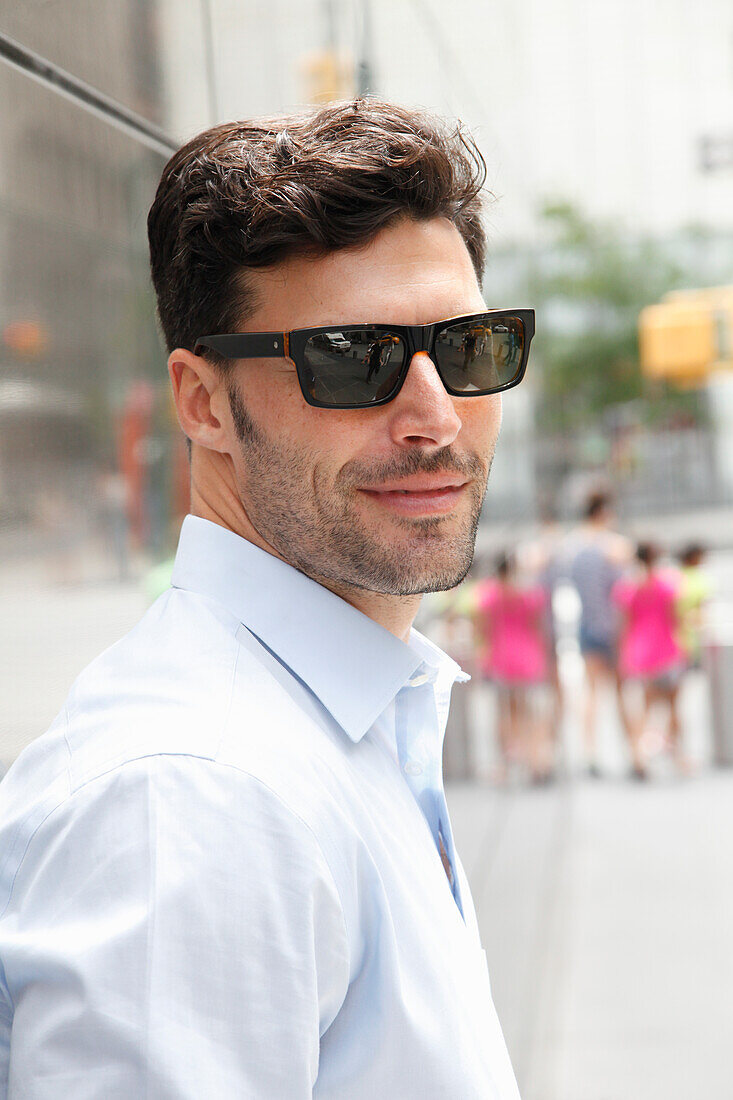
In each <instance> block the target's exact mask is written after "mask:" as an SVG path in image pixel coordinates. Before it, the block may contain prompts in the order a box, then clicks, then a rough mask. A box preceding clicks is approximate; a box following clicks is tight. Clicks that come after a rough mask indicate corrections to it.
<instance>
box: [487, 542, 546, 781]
mask: <svg viewBox="0 0 733 1100" xmlns="http://www.w3.org/2000/svg"><path fill="white" fill-rule="evenodd" d="M545 606H546V595H545V592H544V590H543V588H542V586H541V585H539V584H532V585H529V586H522V585H520V584H519V582H518V579H517V571H516V563H515V560H514V559H513V558H512V557H511V556H510V555H508V554H502V556H501V557H500V558H499V560H498V562H497V565H496V575H495V577H492V578H490V579H488V580H485V581H483V582H481V583H480V584H479V585H478V587H477V590H476V608H477V625H478V630H479V637H480V641H481V644H482V656H481V671H482V674H483V675H484V676H485V677H486V678H487V679H489V680H491V681H492V683H493V684H494V686H495V688H496V691H497V735H498V744H499V753H500V761H499V766H498V768H497V773H496V775H497V779H498V780H499V781H503V780H504V779H506V777H507V774H508V769H509V767H510V765H511V764H512V763H513V762H522V763H526V764H527V766H528V768H529V771H530V775H531V777H532V779H533V781H535V782H542V781H544V780H546V779H548V778H549V776H550V774H551V771H552V749H551V744H550V737H549V722H548V713H547V691H546V683H547V675H548V664H549V662H548V659H547V644H546V639H545V636H544V632H543V616H544V611H545Z"/></svg>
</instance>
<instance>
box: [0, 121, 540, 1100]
mask: <svg viewBox="0 0 733 1100" xmlns="http://www.w3.org/2000/svg"><path fill="white" fill-rule="evenodd" d="M481 182H482V174H481V161H480V158H479V155H478V153H477V152H476V150H475V148H474V147H473V146H472V145H471V144H470V142H469V140H468V139H467V138H465V137H463V136H462V135H461V134H460V133H452V132H450V131H449V130H448V129H447V128H445V127H444V126H443V125H442V124H441V123H440V122H439V121H438V120H436V119H432V118H430V117H427V116H421V115H418V114H416V113H413V112H411V111H408V110H404V109H400V108H397V107H393V106H390V105H388V104H385V103H380V102H378V101H372V100H366V101H357V102H355V103H353V104H349V105H346V106H336V107H329V108H326V109H323V110H321V111H320V112H319V113H316V114H311V115H308V116H303V117H298V118H289V119H281V120H276V121H266V122H259V123H239V124H232V125H225V126H219V127H216V128H215V129H213V130H210V131H209V132H207V133H205V134H201V135H200V136H198V137H197V138H195V139H194V140H193V141H191V142H189V143H188V145H186V146H185V147H184V148H183V149H181V150H180V151H179V152H178V153H177V154H176V155H175V156H174V157H173V158H172V160H171V161H170V162H169V164H168V165H167V167H166V169H165V170H164V172H163V177H162V180H161V183H160V187H159V189H158V193H157V196H156V198H155V202H154V204H153V207H152V209H151V212H150V218H149V235H150V246H151V262H152V273H153V281H154V284H155V289H156V293H157V296H158V304H159V313H160V320H161V324H162V328H163V331H164V333H165V337H166V340H167V343H168V346H169V349H170V357H169V361H168V366H169V373H170V378H171V383H172V387H173V396H174V399H175V403H176V408H177V411H178V417H179V421H180V424H181V427H182V429H183V431H184V432H185V434H186V436H187V437H188V439H189V440H190V445H191V490H192V492H191V512H192V515H190V516H188V517H187V518H186V520H185V522H184V525H183V530H182V534H181V540H180V545H179V550H178V555H177V559H176V563H175V569H174V574H173V582H172V588H171V590H170V591H169V592H167V593H166V594H165V595H163V596H162V597H161V598H160V599H159V600H158V601H157V602H156V604H154V606H153V607H152V609H151V610H150V611H149V612H148V614H147V615H146V616H145V618H144V619H143V620H142V622H141V623H140V624H139V625H138V627H137V628H136V629H135V630H133V631H132V632H131V634H129V635H128V636H127V637H126V638H124V639H123V640H122V641H121V642H119V643H118V644H117V645H116V646H113V647H112V649H110V650H108V651H107V652H106V653H105V654H103V655H102V656H101V657H100V658H98V659H97V660H96V661H95V662H93V663H92V665H91V666H90V667H89V668H88V669H87V670H86V671H85V672H84V673H82V675H81V677H80V678H79V680H78V681H77V683H76V684H75V685H74V688H73V689H72V692H71V694H70V696H69V699H68V701H67V704H66V706H65V708H64V710H63V712H62V714H61V715H60V716H59V717H58V719H57V720H56V722H55V723H54V725H53V726H52V728H51V730H50V731H49V732H48V733H47V734H46V736H45V737H43V738H41V739H40V740H39V741H38V742H36V743H35V744H34V745H33V746H31V747H30V748H29V749H28V750H26V752H25V753H24V754H23V756H22V757H21V759H20V760H19V761H18V762H17V763H16V765H15V767H14V769H13V770H12V772H11V774H10V775H9V777H8V778H7V779H6V780H5V781H4V783H3V788H2V812H1V815H0V820H1V821H2V831H1V832H0V852H2V860H3V864H2V867H3V869H2V874H1V877H0V888H1V890H2V907H4V915H3V917H2V920H1V921H0V959H1V960H2V963H3V967H4V970H3V972H2V981H1V982H0V1024H1V1025H2V1026H1V1027H0V1050H1V1051H2V1055H1V1057H0V1065H1V1066H2V1067H3V1074H4V1077H5V1079H6V1082H7V1083H6V1085H5V1094H8V1095H10V1096H12V1097H21V1096H22V1097H24V1098H29V1100H30V1098H32V1100H40V1098H43V1100H46V1098H49V1100H50V1098H51V1097H53V1098H54V1100H57V1098H58V1097H61V1096H65V1097H69V1098H70V1100H71V1098H73V1100H77V1098H80V1097H87V1096H88V1097H100V1098H102V1097H104V1098H105V1100H113V1098H114V1100H117V1098H120V1100H122V1098H124V1100H130V1098H133V1097H143V1096H145V1097H149V1098H151V1100H152V1098H155V1100H159V1098H160V1100H162V1098H166V1100H167V1098H171V1100H173V1098H175V1100H193V1098H196V1100H202V1098H209V1097H212V1098H216V1100H218V1098H220V1097H221V1098H225V1097H226V1098H229V1097H232V1098H233V1097H252V1098H258V1100H262V1098H270V1097H272V1098H273V1100H281V1098H300V1097H310V1096H316V1097H320V1098H329V1100H330V1098H333V1100H336V1098H338V1100H346V1098H348V1100H360V1098H366V1097H369V1098H370V1100H373V1098H375V1097H379V1098H382V1097H385V1098H386V1097H390V1098H394V1100H398V1098H399V1100H409V1098H411V1097H415V1098H417V1097H420V1098H421V1100H425V1098H426V1097H435V1098H436V1100H437V1098H441V1100H446V1098H448V1097H454V1098H455V1100H469V1098H476V1100H479V1098H481V1100H488V1098H501V1100H506V1098H510V1097H516V1096H517V1092H516V1085H515V1083H514V1078H513V1075H512V1071H511V1067H510V1065H509V1061H508V1057H507V1053H506V1050H505V1047H504V1043H503V1040H502V1037H501V1033H500V1029H499V1025H498V1023H497V1019H496V1014H495V1012H494V1008H493V1005H492V1003H491V996H490V991H489V981H488V976H487V973H486V963H485V958H484V955H483V952H482V950H481V945H480V941H479V936H478V930H477V926H476V918H475V914H474V909H473V906H472V903H471V898H470V894H469V888H468V883H467V881H466V877H465V874H464V872H463V869H462V868H461V865H460V862H459V860H458V858H457V856H456V854H455V851H454V846H453V837H452V834H451V828H450V822H449V819H448V813H447V809H446V804H445V798H444V794H443V788H442V780H441V739H442V732H443V729H444V726H445V720H446V714H447V709H448V700H449V695H450V690H451V686H452V684H453V682H454V681H455V680H456V679H457V678H460V670H459V669H458V666H457V665H455V664H454V663H453V662H452V661H451V660H450V659H448V658H446V657H445V656H444V655H443V654H441V653H440V652H439V651H438V650H436V649H435V648H434V647H433V646H431V645H430V644H429V643H428V642H427V641H426V640H425V639H424V638H422V637H420V636H419V635H418V634H416V633H415V632H413V631H411V623H412V620H413V617H414V615H415V613H416V610H417V606H418V602H419V599H420V594H421V593H422V592H426V591H430V590H437V589H444V588H449V587H451V586H453V585H456V584H457V583H458V582H459V581H460V580H461V578H462V577H463V576H464V574H465V573H466V571H467V569H468V567H469V564H470V562H471V557H472V553H473V544H474V536H475V531H476V526H477V523H478V518H479V511H480V507H481V501H482V499H483V495H484V491H485V487H486V480H487V476H488V472H489V466H490V463H491V458H492V454H493V450H494V445H495V442H496V437H497V433H498V430H499V421H500V415H501V412H500V408H501V406H500V400H501V398H500V397H499V396H498V390H499V389H501V388H504V387H506V386H510V385H513V384H515V382H517V381H519V379H520V378H521V375H522V373H523V371H524V366H525V365H526V358H527V352H528V348H529V341H530V339H531V335H532V316H531V312H530V311H521V310H520V311H505V312H504V313H502V314H500V315H499V316H498V318H497V315H496V314H487V313H486V307H485V305H484V302H483V300H482V298H481V293H480V290H479V283H478V279H477V276H478V274H480V272H481V270H482V267H483V259H484V244H485V242H484V235H483V231H482V229H481V224H480V219H479V203H480V199H479V190H480V186H481ZM476 315H479V316H478V319H477V316H476ZM464 318H468V320H466V321H464V320H463V319H464ZM446 319H448V320H447V323H445V324H444V323H443V322H446ZM464 324H470V325H471V326H473V327H475V326H476V325H477V324H478V325H479V326H481V325H483V327H484V329H485V331H486V332H487V333H488V334H491V332H493V329H494V327H496V328H497V329H498V330H499V332H500V333H503V332H505V331H506V330H507V326H510V327H512V329H513V331H515V332H519V331H520V330H521V333H522V338H523V341H524V348H523V355H522V362H521V364H520V368H516V367H515V368H513V369H512V371H511V372H504V374H503V375H502V374H501V370H502V368H501V367H500V366H498V365H497V362H495V360H494V358H493V357H491V356H487V357H486V358H485V360H484V362H483V377H484V378H485V379H486V380H487V383H488V384H487V386H486V390H485V391H484V390H483V389H482V388H481V387H480V386H477V385H476V382H475V379H476V377H477V371H478V364H477V362H474V363H473V365H472V372H471V381H468V380H466V379H465V378H464V377H463V376H462V372H461V368H460V363H457V362H456V361H455V357H454V356H452V354H451V349H452V348H453V347H454V345H456V344H457V343H459V342H460V341H459V338H460V334H461V331H462V326H463V325H464ZM243 334H244V335H243ZM456 334H457V335H456ZM382 336H389V337H390V338H391V339H390V340H389V342H388V343H389V346H390V348H391V353H390V355H389V356H388V357H387V356H385V362H384V363H382V364H381V365H380V368H379V370H378V371H376V372H374V371H373V372H371V374H370V372H369V371H368V367H367V366H366V365H365V359H366V363H367V364H368V361H369V360H368V355H367V354H366V353H367V351H368V348H369V346H370V345H371V344H373V342H374V341H375V340H379V339H380V338H381V337H382ZM498 339H499V342H501V339H502V337H501V336H499V337H498ZM495 342H496V341H495ZM491 343H492V342H491V340H487V341H486V346H487V347H490V346H491ZM385 346H387V341H385ZM497 369H498V370H499V372H500V383H501V384H500V385H497V375H496V371H497ZM449 389H450V391H451V392H450V393H449ZM0 1079H1V1077H0Z"/></svg>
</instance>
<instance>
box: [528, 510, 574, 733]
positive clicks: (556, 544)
mask: <svg viewBox="0 0 733 1100" xmlns="http://www.w3.org/2000/svg"><path fill="white" fill-rule="evenodd" d="M517 561H518V562H519V563H520V564H521V567H522V570H523V571H524V570H526V571H527V572H528V573H529V574H531V575H532V576H536V578H537V583H538V584H539V585H541V587H542V588H543V590H544V592H545V608H544V615H543V620H542V622H543V630H544V635H545V639H546V651H547V669H548V671H547V681H548V686H549V695H550V699H549V707H548V722H549V731H550V737H551V738H552V742H553V745H554V746H555V749H557V746H558V745H559V744H560V741H561V731H562V722H563V710H564V700H563V690H562V681H561V678H560V669H559V665H558V645H557V642H558V639H557V625H556V622H555V612H554V606H553V601H554V596H555V591H556V589H557V587H558V585H560V584H561V583H562V581H563V579H564V575H565V564H566V562H565V540H564V536H563V531H562V528H561V526H560V524H559V522H558V519H557V514H556V512H555V510H554V508H552V507H550V506H547V505H545V506H544V507H543V508H542V512H541V526H540V529H539V531H538V532H537V534H536V535H535V537H534V538H532V539H530V540H529V542H528V543H526V544H524V545H521V546H520V547H519V548H518V550H517Z"/></svg>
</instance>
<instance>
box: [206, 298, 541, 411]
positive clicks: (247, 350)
mask: <svg viewBox="0 0 733 1100" xmlns="http://www.w3.org/2000/svg"><path fill="white" fill-rule="evenodd" d="M509 317H517V318H519V320H520V321H521V322H522V325H523V327H524V345H523V348H522V360H521V363H520V364H519V369H518V370H517V373H516V374H515V376H514V377H513V378H512V379H510V381H509V382H505V383H504V384H503V385H501V386H494V387H491V388H489V389H486V390H470V391H465V390H454V389H452V388H451V387H450V386H449V385H448V384H447V382H446V380H445V378H444V377H443V374H442V372H441V369H440V366H439V365H438V363H437V362H436V360H435V358H434V355H433V352H434V350H435V342H436V340H437V338H438V337H439V336H440V334H441V333H442V332H444V331H445V329H447V328H452V327H453V326H454V325H460V324H466V323H469V322H478V321H483V322H486V321H489V322H494V321H500V320H504V319H506V318H509ZM365 328H367V329H373V330H374V332H375V334H378V335H388V334H392V335H394V336H399V337H400V339H402V340H403V342H404V344H405V346H406V348H407V354H406V355H405V361H404V363H403V365H402V367H401V368H400V372H399V375H398V376H397V379H396V381H395V384H394V387H393V388H392V390H391V392H390V393H389V394H387V396H386V397H380V398H379V399H378V400H377V401H360V402H356V403H354V404H331V403H330V402H327V401H319V400H318V399H317V398H315V397H313V395H312V394H311V393H310V392H309V389H308V387H309V384H310V378H309V375H310V373H312V372H311V370H310V367H309V366H308V364H307V363H306V361H305V348H306V345H307V343H308V341H309V340H310V339H311V338H312V337H313V336H318V335H319V334H321V333H334V332H341V331H348V330H349V329H365ZM534 331H535V326H534V310H533V309H492V310H486V311H485V312H484V313H468V314H465V315H463V316H461V317H450V318H448V319H447V320H445V321H436V322H434V323H433V324H432V325H378V324H372V323H371V322H363V321H361V322H359V323H358V324H348V325H347V324H341V323H339V324H337V325H318V326H317V327H316V328H299V329H293V330H291V331H290V332H230V333H222V334H220V335H218V336H217V335H214V336H200V337H199V339H198V340H197V341H196V344H195V347H194V354H195V355H200V354H201V353H202V351H203V350H204V349H207V348H208V349H209V350H211V351H214V352H217V353H218V354H219V355H221V356H223V357H224V358H225V359H291V360H292V361H293V363H294V364H295V369H296V371H297V372H298V382H299V383H300V389H301V393H302V394H303V397H304V399H305V400H306V401H307V403H308V404H309V405H313V406H315V407H316V408H319V409H373V408H377V407H378V406H379V405H386V404H388V403H389V402H390V401H393V400H394V399H395V397H396V396H397V394H398V393H399V392H400V390H401V389H402V385H403V383H404V381H405V378H406V377H407V372H408V370H409V369H410V363H411V362H412V359H413V356H415V355H417V353H418V352H420V351H424V352H427V354H428V355H429V356H430V358H431V359H432V361H433V363H434V365H435V369H436V370H437V372H438V375H439V376H440V380H441V382H442V383H443V385H444V386H445V388H446V390H447V392H448V393H449V394H450V395H451V396H452V397H486V396H488V395H489V394H493V393H502V392H503V391H504V390H509V389H512V388H513V387H514V386H517V385H519V383H520V382H521V381H522V379H523V378H524V372H525V370H526V369H527V360H528V358H529V345H530V343H531V342H532V337H533V336H534Z"/></svg>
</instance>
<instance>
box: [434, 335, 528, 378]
mask: <svg viewBox="0 0 733 1100" xmlns="http://www.w3.org/2000/svg"><path fill="white" fill-rule="evenodd" d="M524 342H525V331H524V323H523V322H522V320H521V318H520V317H501V318H499V319H494V320H486V321H481V320H477V321H462V322H461V323H460V324H457V325H450V326H449V327H448V328H445V329H443V331H442V332H441V333H440V334H439V336H438V338H437V340H436V341H435V361H436V364H437V366H438V369H439V371H440V375H441V377H442V379H443V383H444V385H445V386H446V387H447V388H448V389H449V390H451V391H452V392H453V393H466V394H468V393H495V392H496V391H497V390H501V389H504V387H505V386H509V385H511V384H512V382H514V381H515V380H516V379H517V377H518V376H519V372H520V370H521V367H522V361H523V359H524Z"/></svg>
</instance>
